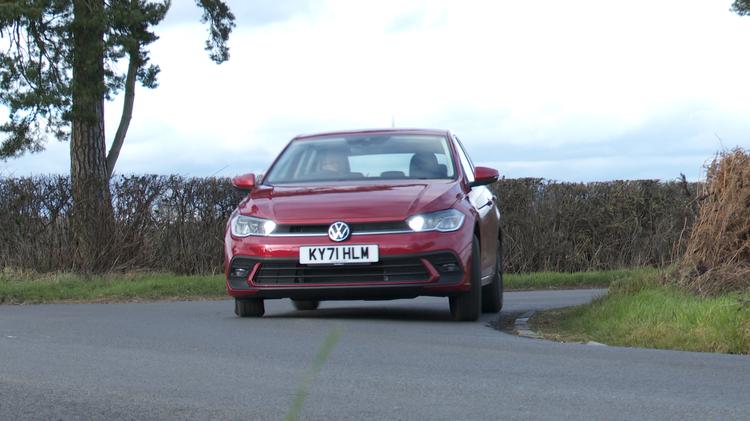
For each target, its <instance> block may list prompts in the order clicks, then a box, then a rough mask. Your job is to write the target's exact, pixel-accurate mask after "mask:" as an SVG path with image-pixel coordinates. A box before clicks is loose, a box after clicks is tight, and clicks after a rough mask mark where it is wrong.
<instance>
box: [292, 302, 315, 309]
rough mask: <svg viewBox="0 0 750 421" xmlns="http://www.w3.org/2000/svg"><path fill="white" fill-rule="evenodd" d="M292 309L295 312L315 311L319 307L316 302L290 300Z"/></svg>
mask: <svg viewBox="0 0 750 421" xmlns="http://www.w3.org/2000/svg"><path fill="white" fill-rule="evenodd" d="M292 304H294V308H296V309H297V310H317V309H318V306H319V305H320V301H318V300H292Z"/></svg>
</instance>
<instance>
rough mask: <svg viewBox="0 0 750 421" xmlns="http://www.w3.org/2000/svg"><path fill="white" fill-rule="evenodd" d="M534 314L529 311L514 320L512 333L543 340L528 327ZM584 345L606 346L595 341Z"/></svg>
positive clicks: (534, 312)
mask: <svg viewBox="0 0 750 421" xmlns="http://www.w3.org/2000/svg"><path fill="white" fill-rule="evenodd" d="M534 314H536V311H535V310H529V311H527V312H526V313H523V314H521V315H520V316H518V317H517V318H516V321H515V322H513V333H514V334H516V335H517V336H521V337H523V338H529V339H544V337H543V336H542V335H540V334H538V333H536V332H535V331H533V330H531V328H530V327H529V319H530V318H532V317H533V316H534ZM584 345H589V346H607V344H603V343H600V342H595V341H588V342H584Z"/></svg>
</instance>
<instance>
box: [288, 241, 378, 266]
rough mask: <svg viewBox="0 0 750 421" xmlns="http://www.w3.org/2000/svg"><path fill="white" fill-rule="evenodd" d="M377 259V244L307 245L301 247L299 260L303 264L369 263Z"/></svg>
mask: <svg viewBox="0 0 750 421" xmlns="http://www.w3.org/2000/svg"><path fill="white" fill-rule="evenodd" d="M377 261H378V246H377V245H356V246H349V245H346V246H311V247H307V246H306V247H300V248H299V262H300V263H302V264H308V265H309V264H337V263H369V262H377Z"/></svg>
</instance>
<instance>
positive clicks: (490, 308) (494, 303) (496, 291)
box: [482, 241, 503, 313]
mask: <svg viewBox="0 0 750 421" xmlns="http://www.w3.org/2000/svg"><path fill="white" fill-rule="evenodd" d="M502 309H503V249H502V244H500V241H498V242H497V260H495V276H494V277H493V278H492V282H491V283H490V284H489V285H485V286H484V287H482V313H498V312H500V310H502Z"/></svg>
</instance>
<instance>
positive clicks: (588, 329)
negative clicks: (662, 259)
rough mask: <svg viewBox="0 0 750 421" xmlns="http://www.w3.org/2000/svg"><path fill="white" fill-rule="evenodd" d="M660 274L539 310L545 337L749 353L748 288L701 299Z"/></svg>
mask: <svg viewBox="0 0 750 421" xmlns="http://www.w3.org/2000/svg"><path fill="white" fill-rule="evenodd" d="M654 278H658V277H646V278H643V279H639V280H630V281H627V282H620V283H615V284H613V285H612V287H611V288H610V293H609V294H608V295H607V296H605V297H602V298H600V299H598V300H595V301H594V302H593V303H591V304H588V305H583V306H578V307H573V308H567V309H561V310H551V311H544V312H541V313H537V315H535V316H534V317H533V318H532V319H531V326H532V328H533V329H534V330H536V331H537V332H539V333H541V334H542V335H543V336H544V337H545V338H546V339H552V340H558V341H565V342H587V341H596V342H601V343H605V344H609V345H619V346H635V347H645V348H660V349H677V350H684V351H703V352H722V353H730V354H750V292H745V293H733V294H727V295H723V296H718V297H713V298H700V297H697V296H694V295H691V294H689V293H686V292H683V291H681V290H679V289H677V288H676V287H674V286H669V285H661V284H660V283H659V282H658V280H657V279H654Z"/></svg>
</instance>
